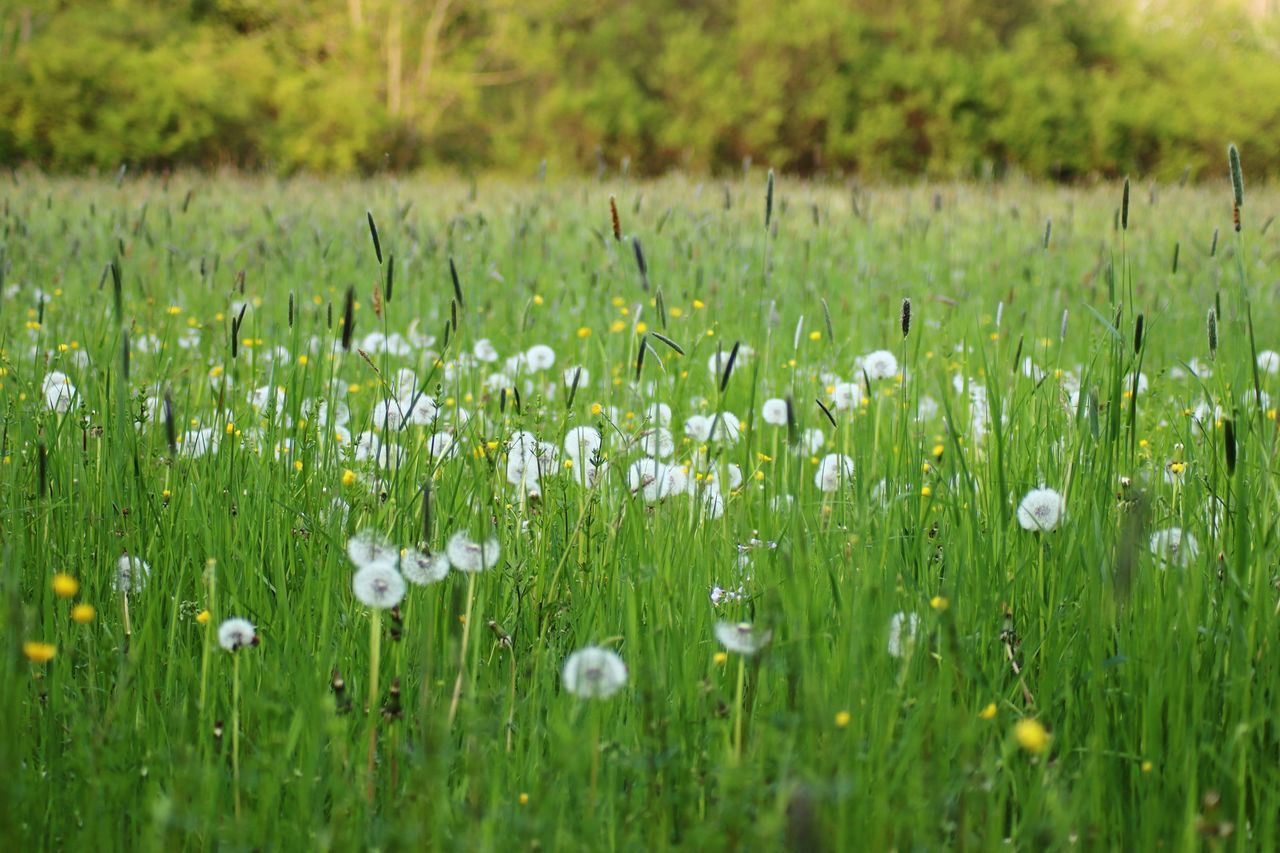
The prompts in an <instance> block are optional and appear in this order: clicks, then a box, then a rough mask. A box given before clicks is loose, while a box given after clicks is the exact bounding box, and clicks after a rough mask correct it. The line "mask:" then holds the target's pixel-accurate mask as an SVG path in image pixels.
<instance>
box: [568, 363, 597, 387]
mask: <svg viewBox="0 0 1280 853" xmlns="http://www.w3.org/2000/svg"><path fill="white" fill-rule="evenodd" d="M590 381H591V373H590V372H589V371H588V370H587V369H586V368H585V367H568V368H565V371H564V387H565V388H572V387H573V386H574V384H575V383H576V384H577V386H578V389H579V390H581V389H583V388H586V387H587V383H589V382H590Z"/></svg>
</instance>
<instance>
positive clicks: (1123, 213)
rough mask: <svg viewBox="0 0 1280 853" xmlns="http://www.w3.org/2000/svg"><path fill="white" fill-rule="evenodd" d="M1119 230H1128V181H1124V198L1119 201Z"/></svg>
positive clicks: (1126, 179)
mask: <svg viewBox="0 0 1280 853" xmlns="http://www.w3.org/2000/svg"><path fill="white" fill-rule="evenodd" d="M1120 229H1121V230H1122V231H1128V230H1129V179H1128V178H1127V177H1126V178H1125V179H1124V196H1123V197H1122V198H1121V200H1120Z"/></svg>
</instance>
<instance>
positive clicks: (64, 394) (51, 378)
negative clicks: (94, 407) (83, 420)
mask: <svg viewBox="0 0 1280 853" xmlns="http://www.w3.org/2000/svg"><path fill="white" fill-rule="evenodd" d="M40 390H41V392H42V393H43V394H44V404H45V407H46V408H48V409H49V410H50V411H53V412H57V413H58V414H60V415H65V414H66V413H67V412H68V411H70V409H71V404H72V403H74V402H75V399H76V386H74V385H72V384H71V377H70V376H67V374H65V373H62V372H61V371H58V370H55V371H53V372H52V373H48V374H46V375H45V377H44V381H43V382H41V383H40Z"/></svg>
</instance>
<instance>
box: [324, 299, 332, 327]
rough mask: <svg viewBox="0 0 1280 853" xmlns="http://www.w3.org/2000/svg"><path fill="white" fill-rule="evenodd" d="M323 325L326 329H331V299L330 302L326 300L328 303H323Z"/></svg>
mask: <svg viewBox="0 0 1280 853" xmlns="http://www.w3.org/2000/svg"><path fill="white" fill-rule="evenodd" d="M324 327H325V328H326V329H332V328H333V302H332V301H330V302H328V303H326V304H325V309H324Z"/></svg>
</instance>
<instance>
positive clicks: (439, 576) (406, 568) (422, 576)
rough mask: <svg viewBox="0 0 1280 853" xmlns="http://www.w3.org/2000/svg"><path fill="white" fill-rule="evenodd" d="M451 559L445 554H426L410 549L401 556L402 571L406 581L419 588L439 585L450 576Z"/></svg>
mask: <svg viewBox="0 0 1280 853" xmlns="http://www.w3.org/2000/svg"><path fill="white" fill-rule="evenodd" d="M449 569H450V566H449V558H448V557H447V556H445V555H444V554H424V553H423V552H421V551H419V550H418V549H417V548H410V549H408V550H407V551H405V552H404V553H402V554H401V555H400V571H401V573H402V574H403V575H404V579H405V580H407V581H409V583H414V584H417V585H418V586H427V585H428V584H433V583H439V582H440V581H442V580H444V579H445V577H447V576H448V574H449Z"/></svg>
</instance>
